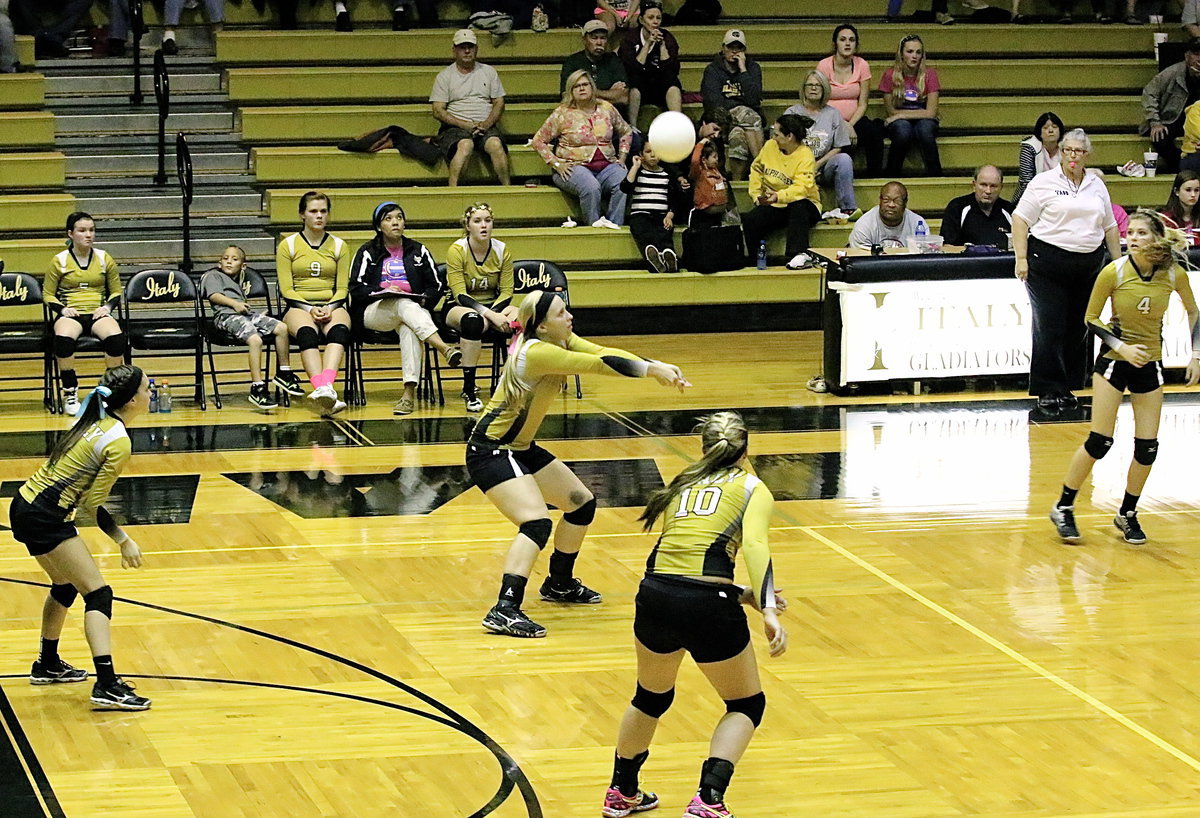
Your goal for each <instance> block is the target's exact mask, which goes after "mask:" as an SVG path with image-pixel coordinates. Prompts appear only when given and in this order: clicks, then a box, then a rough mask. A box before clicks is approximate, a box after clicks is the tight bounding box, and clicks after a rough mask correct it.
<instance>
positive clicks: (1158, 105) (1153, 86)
mask: <svg viewBox="0 0 1200 818" xmlns="http://www.w3.org/2000/svg"><path fill="white" fill-rule="evenodd" d="M1197 99H1200V37H1193V38H1192V39H1191V40H1190V41H1189V42H1188V44H1187V51H1186V52H1185V53H1184V55H1183V61H1182V62H1178V63H1176V64H1175V65H1172V66H1170V67H1169V68H1165V69H1163V70H1162V71H1160V72H1158V74H1156V75H1155V76H1154V79H1152V80H1150V82H1149V83H1147V84H1146V88H1145V90H1143V91H1142V110H1143V111H1144V112H1145V115H1146V119H1145V121H1144V122H1143V123H1142V125H1141V127H1140V128H1138V133H1140V134H1141V135H1142V136H1149V137H1150V142H1151V144H1152V146H1153V149H1154V150H1156V151H1158V169H1159V170H1160V171H1164V172H1167V173H1174V172H1175V171H1177V170H1178V169H1179V146H1178V145H1176V144H1175V141H1176V140H1177V139H1179V138H1180V137H1182V136H1183V119H1184V114H1183V112H1184V110H1185V109H1186V108H1187V107H1188V106H1189V105H1191V104H1192V103H1193V102H1195V101H1196V100H1197Z"/></svg>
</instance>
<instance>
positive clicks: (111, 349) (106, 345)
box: [100, 332, 125, 358]
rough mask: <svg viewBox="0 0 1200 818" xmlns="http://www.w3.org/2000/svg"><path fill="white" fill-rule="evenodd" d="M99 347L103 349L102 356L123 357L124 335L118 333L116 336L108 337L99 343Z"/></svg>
mask: <svg viewBox="0 0 1200 818" xmlns="http://www.w3.org/2000/svg"><path fill="white" fill-rule="evenodd" d="M100 346H101V347H103V349H104V354H105V355H107V356H108V357H110V358H124V357H125V333H123V332H118V333H117V334H116V335H110V336H108V337H107V338H105V339H104V340H103V341H101V342H100Z"/></svg>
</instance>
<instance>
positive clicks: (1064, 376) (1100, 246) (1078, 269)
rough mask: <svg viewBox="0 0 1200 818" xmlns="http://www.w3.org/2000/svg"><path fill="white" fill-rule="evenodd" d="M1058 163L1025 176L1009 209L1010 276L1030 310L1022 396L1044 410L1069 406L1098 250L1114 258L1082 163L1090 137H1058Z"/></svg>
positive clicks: (1096, 182) (1105, 208)
mask: <svg viewBox="0 0 1200 818" xmlns="http://www.w3.org/2000/svg"><path fill="white" fill-rule="evenodd" d="M1061 144H1062V154H1063V159H1062V164H1061V165H1060V166H1059V167H1057V168H1052V169H1051V170H1048V171H1045V172H1044V173H1039V174H1038V175H1037V176H1035V177H1033V180H1032V181H1031V182H1030V183H1029V186H1028V187H1027V188H1025V193H1024V194H1023V195H1022V196H1021V202H1020V204H1018V205H1017V209H1016V210H1015V211H1014V212H1013V219H1012V239H1013V242H1012V243H1013V252H1014V253H1015V254H1016V257H1017V260H1016V276H1017V278H1019V279H1021V280H1022V281H1024V282H1025V289H1026V290H1028V291H1029V303H1030V306H1031V307H1032V311H1033V353H1032V356H1031V360H1030V362H1029V394H1031V395H1037V397H1038V408H1039V409H1041V410H1042V411H1044V412H1046V413H1048V414H1057V413H1058V412H1060V411H1061V410H1063V409H1073V408H1075V407H1076V406H1078V405H1079V401H1078V400H1077V399H1076V397H1075V396H1074V395H1073V394H1071V390H1073V389H1078V388H1080V387H1082V386H1083V385H1084V383H1085V379H1086V377H1087V373H1088V369H1089V365H1090V364H1091V355H1090V354H1089V353H1090V348H1089V347H1090V343H1089V340H1088V334H1087V329H1086V327H1085V326H1084V321H1083V316H1084V313H1085V312H1086V310H1087V303H1088V297H1089V296H1090V295H1091V292H1092V284H1093V282H1095V280H1096V276H1097V274H1098V273H1099V272H1100V268H1101V267H1103V266H1104V263H1105V256H1104V250H1105V247H1106V246H1107V248H1108V254H1109V256H1111V257H1112V258H1119V257H1120V255H1121V234H1120V232H1119V231H1118V230H1117V220H1116V218H1114V217H1113V211H1112V199H1110V198H1109V195H1108V188H1107V187H1106V186H1105V184H1104V180H1103V179H1101V178H1100V176H1099V175H1097V174H1095V173H1089V172H1088V170H1087V167H1086V164H1085V163H1086V161H1087V157H1088V153H1089V152H1090V151H1091V149H1092V141H1091V140H1090V139H1088V135H1087V134H1086V133H1084V132H1083V131H1082V130H1081V129H1078V128H1076V129H1075V130H1073V131H1070V132H1069V133H1067V135H1066V136H1064V137H1063V138H1062V143H1061Z"/></svg>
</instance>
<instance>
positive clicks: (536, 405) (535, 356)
mask: <svg viewBox="0 0 1200 818" xmlns="http://www.w3.org/2000/svg"><path fill="white" fill-rule="evenodd" d="M514 358H515V360H514V361H511V362H510V363H509V364H507V365H506V366H515V367H516V375H517V377H518V379H519V380H520V381H521V383H522V384H524V385H525V386H526V387H528V391H527V392H525V393H524V396H523V399H522V400H521V401H520V403H517V404H510V403H509V402H508V401H507V399H506V398H505V396H504V394H503V391H502V390H497V391H496V394H494V395H492V399H491V400H490V401H489V402H488V405H487V406H486V407H485V408H484V410H483V415H482V416H481V417H480V419H479V422H478V423H477V424H475V429H474V430H473V431H472V432H471V438H470V440H469V442H468V444H467V471H468V473H470V475H471V479H472V480H474V481H475V485H477V486H479V490H480V491H484V492H486V491H488V490H489V489H491V488H492V487H493V486H496V485H499V484H500V483H503V482H505V481H506V480H512V479H514V478H517V477H520V476H522V475H524V474H534V473H536V472H538V471H539V470H541V469H542V468H544V467H545V466H546V465H547V464H548V463H550V462H552V461H553V460H554V455H552V454H550V453H549V452H547V451H546V450H545V449H543V448H542V447H541V446H539V445H537V443H535V442H534V441H533V438H534V436H535V435H536V434H537V430H538V428H539V427H540V426H541V425H542V420H543V419H544V418H545V417H546V412H547V411H548V410H549V409H550V404H551V403H552V402H553V401H554V399H555V398H557V397H558V396H559V395H560V394H562V389H563V384H564V383H566V376H568V375H586V374H595V375H624V376H626V377H631V378H641V377H644V376H645V374H646V368H647V366H648V364H647V362H646V361H645V360H643V359H641V358H639V357H637V356H636V355H634V354H632V353H630V352H626V351H625V350H623V349H615V348H613V347H602V346H600V345H599V344H593V343H592V342H591V341H588V340H585V339H583V338H580V337H579V336H578V335H574V334H572V335H571V337H570V338H568V339H567V346H566V348H565V349H564V348H563V347H560V346H558V345H557V344H551V343H547V342H545V341H540V340H536V339H530V340H528V341H525V342H523V343H522V344H521V348H520V349H519V350H517V351H516V352H515V353H514Z"/></svg>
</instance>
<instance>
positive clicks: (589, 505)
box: [563, 497, 596, 525]
mask: <svg viewBox="0 0 1200 818" xmlns="http://www.w3.org/2000/svg"><path fill="white" fill-rule="evenodd" d="M594 519H596V498H595V497H593V498H592V499H590V500H588V501H587V502H586V503H584V504H583V505H581V506H580V507H579V508H577V509H575V510H574V511H567V512H564V513H563V521H564V522H568V523H570V524H571V525H591V524H592V520H594Z"/></svg>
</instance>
